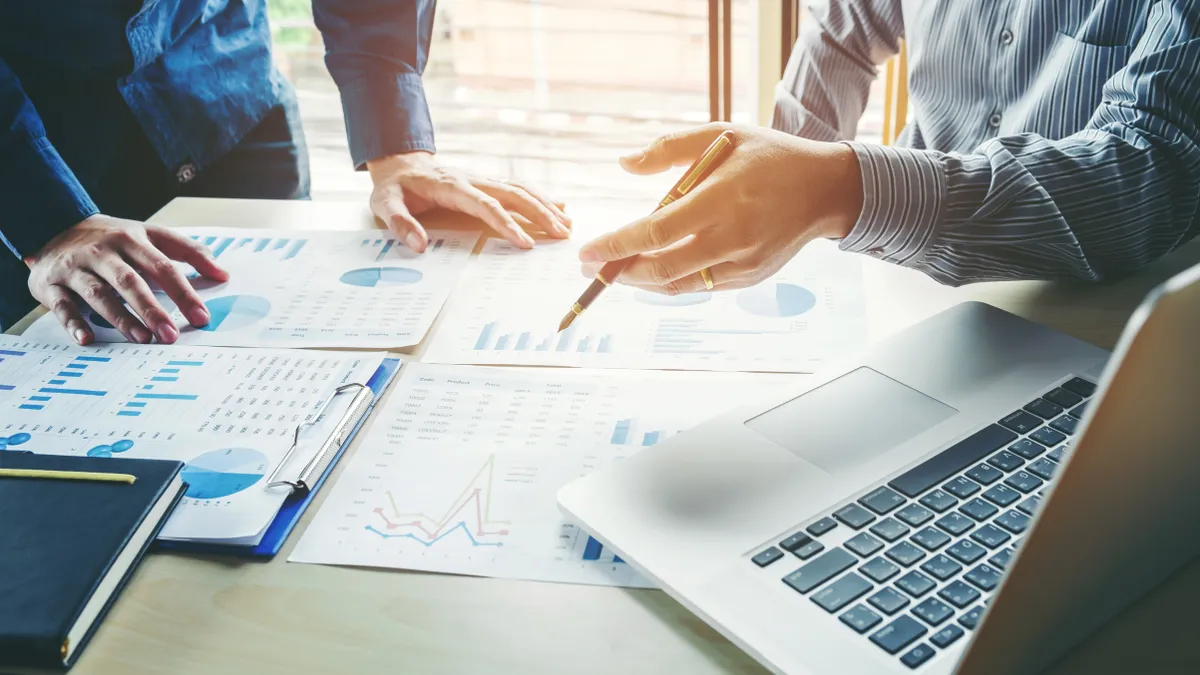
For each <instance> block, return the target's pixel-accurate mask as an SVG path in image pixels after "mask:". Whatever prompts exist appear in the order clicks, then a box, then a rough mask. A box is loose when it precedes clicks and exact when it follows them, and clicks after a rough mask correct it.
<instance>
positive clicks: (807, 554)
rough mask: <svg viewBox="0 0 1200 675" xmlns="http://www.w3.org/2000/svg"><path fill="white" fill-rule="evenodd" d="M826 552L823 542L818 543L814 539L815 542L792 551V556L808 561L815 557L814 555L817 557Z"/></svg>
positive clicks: (812, 541)
mask: <svg viewBox="0 0 1200 675" xmlns="http://www.w3.org/2000/svg"><path fill="white" fill-rule="evenodd" d="M824 550H825V544H822V543H821V542H819V541H817V540H816V539H813V540H811V541H809V542H808V543H807V544H805V545H803V546H801V547H800V548H798V549H796V550H795V551H792V555H794V556H796V557H797V558H799V559H801V560H808V559H809V558H811V557H813V556H814V555H816V554H818V553H820V552H821V551H824Z"/></svg>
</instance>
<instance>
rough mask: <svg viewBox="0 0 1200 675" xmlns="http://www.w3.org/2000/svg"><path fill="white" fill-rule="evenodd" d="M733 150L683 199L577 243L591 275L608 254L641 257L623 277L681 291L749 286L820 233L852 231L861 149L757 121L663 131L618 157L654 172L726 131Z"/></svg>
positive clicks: (637, 169) (686, 159)
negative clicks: (704, 275) (708, 283)
mask: <svg viewBox="0 0 1200 675" xmlns="http://www.w3.org/2000/svg"><path fill="white" fill-rule="evenodd" d="M726 129H734V131H735V134H734V138H733V140H734V149H733V152H732V153H731V154H730V155H729V156H728V157H727V158H726V159H725V161H724V162H723V163H722V164H721V166H719V167H717V169H716V170H715V171H713V173H712V174H711V175H709V176H708V178H706V179H705V180H704V181H703V182H702V183H701V184H700V185H698V186H697V187H695V188H694V189H693V190H692V191H691V192H689V193H688V194H687V195H685V196H684V197H683V198H682V199H680V200H678V201H676V202H674V203H672V204H669V205H667V206H666V207H664V208H662V209H659V210H658V211H655V212H654V213H652V214H650V215H648V216H646V217H645V218H641V219H639V220H635V221H634V222H632V223H630V224H628V225H626V226H625V227H623V228H621V229H619V230H616V231H615V232H611V233H609V234H606V235H604V236H602V237H599V238H597V239H595V240H593V241H591V242H588V243H587V244H586V245H584V246H583V248H582V249H580V252H579V259H580V261H582V262H583V263H584V265H583V271H584V274H585V275H587V276H589V277H590V276H595V273H596V272H597V271H599V269H600V267H601V266H602V265H603V264H604V263H606V262H609V261H612V260H619V259H621V258H628V257H631V256H636V257H635V258H634V259H633V261H632V262H631V263H630V264H629V266H628V267H626V268H625V270H624V271H623V272H622V273H621V275H620V277H618V281H620V282H621V283H624V284H629V285H631V286H637V287H639V288H643V289H646V290H650V291H655V292H659V293H666V294H668V295H675V294H678V293H692V292H696V291H703V290H705V284H704V281H703V279H701V277H700V275H699V274H698V273H699V272H700V270H702V269H704V268H708V269H709V272H710V274H711V276H712V280H713V285H714V289H715V290H727V289H735V288H744V287H746V286H751V285H753V284H756V283H758V282H759V281H762V280H763V279H766V278H767V277H769V276H771V275H772V274H774V273H775V272H777V271H778V270H779V268H780V267H782V266H783V265H784V263H786V262H787V261H788V260H789V259H791V257H792V256H793V255H795V254H796V252H797V251H799V250H800V248H801V247H802V246H804V245H805V244H806V243H808V242H809V241H811V240H813V239H816V238H818V237H828V238H841V237H844V236H846V235H847V234H848V233H849V232H850V229H851V228H852V227H853V226H854V224H855V222H856V221H857V220H858V216H859V213H861V211H862V199H863V197H862V177H861V174H860V172H859V167H858V160H857V158H856V157H855V155H854V151H853V150H851V149H850V148H849V147H848V146H846V145H843V144H841V143H818V142H815V141H808V140H804V139H801V138H796V137H794V136H789V135H787V134H784V133H781V132H778V131H772V130H769V129H759V128H742V127H732V126H730V125H726V124H709V125H705V126H702V127H699V128H697V129H692V130H689V131H684V132H680V133H677V134H671V135H668V136H664V137H662V138H660V139H658V140H656V141H654V142H653V143H651V144H650V146H649V147H648V148H646V149H645V150H644V151H642V152H638V153H635V154H633V155H628V156H626V157H622V158H621V166H623V167H624V168H625V170H626V171H630V172H632V173H638V174H652V173H659V172H662V171H666V170H667V169H669V168H671V167H673V166H687V165H690V164H691V163H692V162H693V161H694V160H695V159H696V158H697V157H698V156H700V155H701V154H702V153H703V152H704V150H705V149H706V148H707V147H708V145H709V143H711V142H712V141H713V139H715V138H716V137H717V136H718V135H719V134H720V133H721V132H723V131H725V130H726Z"/></svg>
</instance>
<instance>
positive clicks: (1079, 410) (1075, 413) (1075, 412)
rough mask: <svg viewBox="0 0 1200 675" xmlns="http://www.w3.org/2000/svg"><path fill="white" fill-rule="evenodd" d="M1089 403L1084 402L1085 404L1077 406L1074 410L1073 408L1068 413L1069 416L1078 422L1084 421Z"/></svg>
mask: <svg viewBox="0 0 1200 675" xmlns="http://www.w3.org/2000/svg"><path fill="white" fill-rule="evenodd" d="M1088 403H1089V401H1084V402H1083V403H1080V404H1079V405H1077V406H1075V407H1074V408H1071V410H1069V411H1068V412H1067V414H1068V415H1070V416H1071V417H1074V418H1075V419H1077V420H1081V419H1083V413H1085V412H1087V407H1088Z"/></svg>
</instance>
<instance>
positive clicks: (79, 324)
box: [38, 284, 95, 346]
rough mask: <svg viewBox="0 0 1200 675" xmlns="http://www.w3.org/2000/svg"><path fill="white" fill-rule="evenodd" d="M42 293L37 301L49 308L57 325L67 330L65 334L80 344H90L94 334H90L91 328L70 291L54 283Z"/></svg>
mask: <svg viewBox="0 0 1200 675" xmlns="http://www.w3.org/2000/svg"><path fill="white" fill-rule="evenodd" d="M42 295H43V297H41V298H38V301H39V302H41V303H42V304H43V305H45V306H46V307H49V308H50V311H51V313H53V314H54V317H55V318H56V319H58V323H59V325H60V326H62V327H63V329H65V330H66V331H67V334H68V335H70V336H71V337H72V338H74V340H75V342H76V343H77V344H78V345H80V346H86V345H90V344H91V343H92V339H93V338H94V337H95V336H94V335H92V329H91V328H90V327H89V326H88V322H87V321H86V320H85V319H84V318H83V313H82V312H80V311H79V304H78V303H76V302H75V298H74V297H72V295H71V292H70V291H69V290H67V289H66V288H63V287H62V286H59V285H58V284H54V285H53V286H50V287H49V288H47V289H46V291H45V293H44V294H42Z"/></svg>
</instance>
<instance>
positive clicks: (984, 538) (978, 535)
mask: <svg viewBox="0 0 1200 675" xmlns="http://www.w3.org/2000/svg"><path fill="white" fill-rule="evenodd" d="M971 538H972V539H974V540H975V541H977V542H979V543H981V544H983V545H984V546H986V547H988V548H1000V547H1001V546H1003V545H1004V544H1005V543H1006V542H1007V541H1008V540H1009V539H1012V535H1010V534H1009V533H1007V532H1005V531H1004V530H1001V529H1000V528H998V527H996V526H995V525H992V524H990V523H989V524H987V525H984V526H983V527H981V528H979V529H978V530H975V531H974V532H972V533H971Z"/></svg>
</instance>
